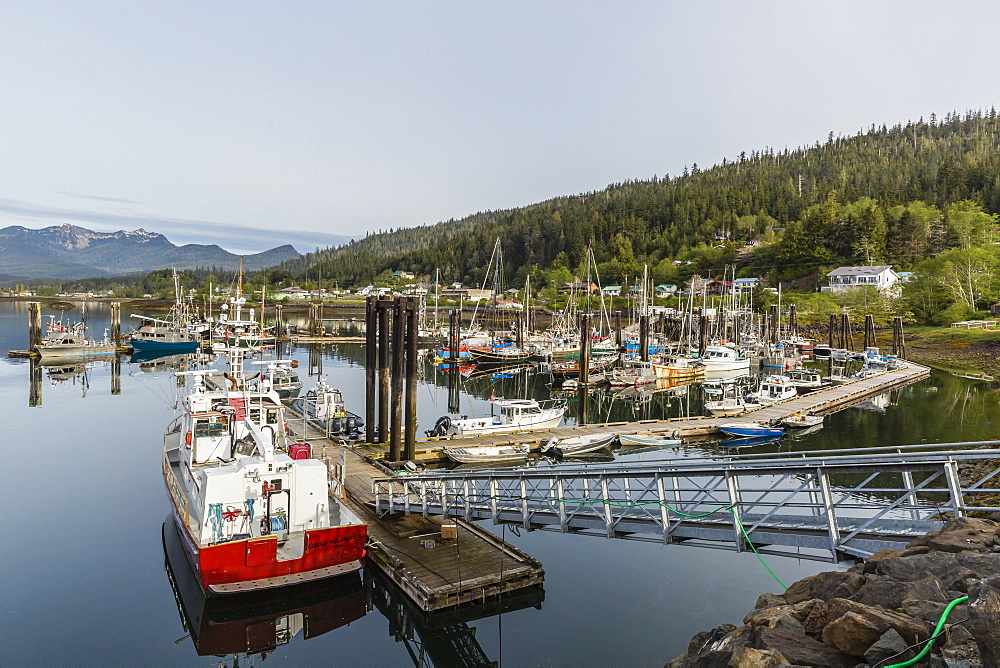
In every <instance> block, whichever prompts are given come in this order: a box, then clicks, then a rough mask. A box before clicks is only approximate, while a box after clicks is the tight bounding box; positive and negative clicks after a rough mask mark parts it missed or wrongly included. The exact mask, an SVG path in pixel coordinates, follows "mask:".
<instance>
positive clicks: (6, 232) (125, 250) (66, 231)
mask: <svg viewBox="0 0 1000 668" xmlns="http://www.w3.org/2000/svg"><path fill="white" fill-rule="evenodd" d="M297 257H300V255H299V253H298V251H296V250H295V248H293V247H292V246H291V245H289V244H285V245H284V246H278V247H277V248H272V249H271V250H268V251H264V252H263V253H255V254H253V255H244V256H243V267H244V269H246V270H247V271H251V270H256V269H262V268H264V267H270V266H272V265H276V264H278V263H280V262H283V261H285V260H290V259H294V258H297ZM239 261H240V256H239V255H235V254H233V253H230V252H229V251H227V250H225V249H223V248H220V247H219V246H216V245H214V244H212V245H208V246H206V245H202V244H185V245H183V246H177V245H175V244H172V243H171V242H170V241H169V240H168V239H167V238H166V237H165V236H163V235H162V234H157V233H156V232H147V231H145V230H143V229H138V230H135V231H133V232H125V231H118V232H94V231H92V230H88V229H85V228H82V227H77V226H76V225H69V224H65V225H56V226H53V227H46V228H43V229H40V230H33V229H29V228H27V227H21V226H19V225H12V226H11V227H5V228H3V229H0V275H4V277H5V278H8V279H21V278H65V279H74V278H90V277H95V276H120V275H124V274H134V273H145V272H148V271H152V270H154V269H164V268H167V267H176V268H177V269H197V268H204V269H209V268H212V267H216V268H217V269H219V270H229V271H232V270H235V269H236V268H237V267H238V266H239Z"/></svg>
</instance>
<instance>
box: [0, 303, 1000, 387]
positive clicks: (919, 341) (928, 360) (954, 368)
mask: <svg viewBox="0 0 1000 668" xmlns="http://www.w3.org/2000/svg"><path fill="white" fill-rule="evenodd" d="M32 301H37V302H41V303H43V304H53V303H58V302H70V303H79V302H80V301H95V302H101V303H110V302H120V303H121V304H122V305H126V304H127V305H131V306H133V307H135V308H140V307H141V308H144V309H147V310H150V311H169V310H170V307H171V306H173V303H174V302H173V301H171V300H162V299H144V298H136V299H117V298H111V297H94V298H91V299H89V300H79V299H66V298H64V297H0V302H32ZM280 304H281V307H282V310H283V311H284V312H285V313H295V314H300V313H309V312H310V308H311V307H312V305H313V304H312V302H280ZM275 305H276V304H275V303H274V302H272V303H270V304H267V305H265V313H273V312H274V307H275ZM322 306H323V308H324V309H330V310H331V311H332V312H335V313H337V315H343V316H346V317H349V318H350V317H353V318H357V317H359V316H364V313H365V305H364V302H360V303H359V302H344V303H338V302H323V304H322ZM249 307H250V308H256V307H255V306H254V305H252V304H250V305H249ZM453 308H456V307H455V306H446V307H442V308H441V311H448V310H451V309H453ZM468 310H470V309H465V311H468ZM534 311H535V313H537V314H538V315H540V316H548V315H550V313H549V312H548V311H547V310H546V309H535V310H534ZM804 329H808V330H809V332H808V333H809V334H811V335H813V337H814V338H815V339H816V340H823V339H824V338H825V337H824V336H823V335H821V334H820V332H819V329H817V326H815V325H813V326H809V327H808V328H804ZM813 330H815V331H813ZM903 333H904V336H905V337H906V358H907V359H910V360H913V361H914V362H920V363H921V364H927V365H928V366H932V367H934V368H937V369H939V370H941V371H945V372H949V373H953V372H959V373H961V372H963V371H968V370H972V371H977V372H980V373H985V374H987V375H989V376H992V377H993V379H1000V330H992V331H990V332H988V333H986V332H983V333H981V334H980V333H979V332H977V331H975V330H973V331H972V335H971V336H970V332H969V330H956V329H951V328H948V327H938V328H930V329H928V328H927V327H925V326H915V327H914V326H910V327H907V328H905V329H904V330H903ZM976 337H978V339H977V338H976ZM876 339H877V343H878V344H879V345H880V346H881V347H882V348H883V349H888V348H889V347H890V346H891V339H890V337H889V336H888V335H887V332H885V331H884V330H877V331H876Z"/></svg>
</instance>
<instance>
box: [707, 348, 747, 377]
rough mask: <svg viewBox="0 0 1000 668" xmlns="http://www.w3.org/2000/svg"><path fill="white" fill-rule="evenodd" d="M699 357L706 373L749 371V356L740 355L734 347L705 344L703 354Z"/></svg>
mask: <svg viewBox="0 0 1000 668" xmlns="http://www.w3.org/2000/svg"><path fill="white" fill-rule="evenodd" d="M699 359H700V360H701V362H702V364H704V365H705V373H706V374H711V373H716V372H732V371H742V372H749V371H750V358H749V357H742V356H741V355H740V354H739V353H738V352H737V351H736V349H735V348H733V347H730V346H726V345H722V344H712V345H709V346H706V347H705V352H704V354H702V356H701V357H700V358H699Z"/></svg>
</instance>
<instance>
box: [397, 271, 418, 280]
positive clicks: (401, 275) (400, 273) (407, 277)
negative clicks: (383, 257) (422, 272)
mask: <svg viewBox="0 0 1000 668" xmlns="http://www.w3.org/2000/svg"><path fill="white" fill-rule="evenodd" d="M392 277H393V278H402V279H405V280H408V281H411V280H413V279H414V278H416V276H414V275H413V273H412V272H409V271H394V272H392Z"/></svg>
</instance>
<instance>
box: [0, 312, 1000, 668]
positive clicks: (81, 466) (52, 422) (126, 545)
mask: <svg viewBox="0 0 1000 668" xmlns="http://www.w3.org/2000/svg"><path fill="white" fill-rule="evenodd" d="M127 312H131V311H127ZM43 313H44V314H49V313H52V314H55V315H57V316H58V315H59V312H58V311H52V310H51V309H48V308H43ZM65 317H66V318H67V319H71V320H72V319H77V318H78V317H79V310H78V309H77V310H73V311H69V312H67V313H66V316H65ZM88 317H89V325H90V327H91V331H92V333H93V332H96V333H97V335H98V336H100V335H101V334H102V333H103V331H104V328H105V327H107V326H108V311H107V309H106V307H103V306H96V307H95V308H93V309H91V310H90V312H89V316H88ZM27 344H28V341H27V307H26V305H25V304H23V303H0V350H2V351H4V352H5V351H6V350H8V349H25V348H27ZM283 355H284V356H285V357H291V358H293V359H296V360H298V361H299V367H298V371H299V375H300V377H301V378H302V380H303V383H304V386H305V389H308V388H310V387H314V386H315V384H316V382H317V380H318V379H319V378H320V377H325V378H326V379H327V382H328V383H329V384H330V385H331V386H333V387H339V388H340V389H342V390H343V392H344V398H345V401H346V405H347V408H348V410H352V411H354V412H356V413H359V414H364V396H365V387H364V383H365V370H364V366H363V364H364V349H363V347H362V346H361V345H359V344H337V345H312V346H306V345H302V346H297V347H287V348H286V349H284V350H283ZM209 366H210V367H213V368H218V369H221V368H222V366H221V361H216V362H214V363H209ZM31 370H32V364H31V363H30V362H29V360H27V359H6V358H3V359H0V407H2V408H0V416H2V423H0V424H2V427H0V429H2V432H0V434H2V437H0V441H2V443H3V445H4V448H3V450H4V453H5V455H6V457H5V462H6V469H7V470H6V472H5V475H4V477H3V485H2V486H0V489H2V491H0V494H2V503H3V508H4V509H5V510H6V512H5V513H4V519H5V521H6V523H7V526H6V527H5V530H4V531H3V532H2V534H0V592H2V598H3V606H2V609H0V629H2V634H3V638H4V647H5V657H4V663H5V664H6V665H29V664H31V665H66V664H72V665H133V664H139V663H142V664H148V665H205V666H208V665H236V663H237V662H238V663H239V664H240V665H248V664H251V665H253V664H260V663H261V662H262V661H263V660H264V658H265V657H266V659H267V661H268V662H269V663H273V662H277V663H280V664H286V665H296V666H302V665H317V666H319V665H324V666H331V665H332V666H406V665H436V666H446V665H448V666H450V665H470V658H469V657H470V656H472V657H479V660H482V659H484V658H485V660H487V661H490V662H498V663H499V664H500V665H509V666H536V665H541V666H582V665H629V666H658V665H663V664H664V663H665V662H666V661H668V660H669V659H671V658H673V657H674V656H677V655H679V654H681V653H683V652H684V651H686V648H687V642H688V641H689V640H690V638H691V636H692V635H694V634H695V633H696V632H698V631H700V630H704V629H709V628H712V627H714V626H717V625H719V624H722V623H725V622H729V623H735V624H739V623H740V620H741V618H742V616H743V615H744V614H745V613H746V611H748V610H749V609H751V608H752V607H753V605H754V602H755V601H756V599H757V596H758V595H759V594H761V593H763V592H768V591H771V592H780V591H781V588H780V586H779V585H778V584H777V583H776V582H775V581H774V580H773V579H772V578H771V576H770V575H769V574H768V573H767V571H766V570H765V569H764V567H763V566H762V565H761V564H760V563H759V562H758V561H757V560H756V559H755V558H754V556H753V554H751V553H735V552H730V551H726V550H716V549H708V548H701V547H685V546H681V545H670V546H664V545H659V544H653V543H643V542H630V541H622V540H607V539H604V538H596V537H585V536H579V535H569V534H567V535H563V534H559V533H550V532H542V531H536V532H525V531H523V530H522V531H518V532H515V531H514V530H512V529H511V528H510V527H502V526H495V527H494V526H490V525H489V524H488V523H487V524H486V526H487V528H489V529H490V530H491V531H494V532H495V533H496V534H497V535H500V536H502V537H503V538H504V539H505V540H508V541H510V542H511V543H513V544H514V545H516V546H517V547H519V548H521V549H522V550H524V551H525V552H527V553H528V554H530V555H531V556H533V557H535V558H536V559H538V560H540V561H541V562H542V563H543V564H544V567H545V574H546V576H545V584H544V590H543V591H542V592H534V593H532V594H531V595H530V596H527V597H525V600H523V601H513V600H512V601H508V602H507V605H504V604H503V602H500V603H499V604H497V605H496V606H490V605H488V606H486V607H484V608H483V609H481V610H479V611H477V612H476V614H475V615H472V617H475V618H471V619H462V620H445V621H441V620H433V619H432V620H426V619H420V618H419V616H418V615H411V616H410V617H407V614H409V613H407V612H406V610H407V608H406V606H405V604H404V603H403V602H402V601H401V600H400V599H399V598H398V593H395V592H393V591H391V587H386V586H384V585H380V584H378V583H376V582H375V581H374V579H373V577H374V574H372V573H369V574H366V575H365V576H364V577H363V578H362V577H361V576H359V577H358V578H355V579H351V578H347V579H345V580H344V581H342V582H338V583H336V585H335V586H328V587H326V588H315V589H314V590H312V591H309V592H307V595H306V597H305V598H304V599H299V600H290V599H288V598H287V597H284V598H283V597H282V596H281V595H276V596H272V597H270V598H265V599H263V600H260V601H256V602H255V603H254V605H252V606H244V607H242V608H241V607H239V606H237V607H236V608H234V609H227V608H225V607H224V606H223V607H222V608H221V609H218V610H214V612H212V613H211V614H209V613H204V614H205V616H206V618H207V617H212V623H211V624H207V623H204V624H203V623H200V622H202V621H204V619H199V618H198V608H197V606H196V605H195V606H194V607H193V604H192V602H191V601H190V600H183V601H180V602H181V603H182V604H183V605H186V609H185V615H186V616H185V617H183V618H182V615H181V613H180V612H179V606H178V602H179V600H180V599H183V598H184V597H183V581H184V574H183V572H179V571H178V568H179V567H183V566H186V564H184V563H183V562H182V563H181V564H179V565H178V564H177V563H174V562H171V563H170V568H168V566H167V557H168V556H169V555H168V554H167V552H168V549H165V541H164V539H163V530H162V528H163V523H164V518H165V517H166V516H167V514H168V509H169V502H168V500H167V495H166V491H165V490H164V487H163V480H162V473H161V461H162V436H163V430H164V427H165V426H166V425H167V423H168V422H170V420H171V419H172V417H173V416H174V415H175V407H176V403H177V400H178V398H179V397H180V396H181V394H182V393H183V391H184V390H183V387H182V386H179V384H178V378H177V377H175V376H174V375H173V373H172V369H171V368H170V366H169V365H168V364H163V363H160V364H157V363H155V361H153V362H148V363H143V364H142V365H140V364H139V363H135V362H132V361H130V360H129V358H128V357H127V356H126V357H122V358H121V361H120V374H117V379H116V378H115V376H116V374H115V371H116V368H115V365H114V364H112V363H111V362H110V361H108V360H106V359H104V360H99V361H95V362H91V363H88V364H83V363H80V364H75V363H70V364H65V365H61V366H54V367H46V368H41V369H39V370H38V371H36V374H37V373H39V372H40V383H36V387H35V388H34V390H33V389H32V383H31V376H32V373H31ZM420 370H421V371H420V373H421V378H420V381H419V383H420V384H419V389H418V393H417V396H418V418H419V421H420V428H419V431H418V433H422V430H423V429H429V428H431V427H432V426H433V425H434V422H435V420H436V419H437V418H438V417H439V416H441V415H444V414H447V413H448V412H449V410H448V408H449V406H448V403H449V401H448V399H449V396H448V395H449V391H448V371H447V370H444V369H441V368H439V367H438V365H436V364H435V363H434V360H433V357H432V356H428V357H427V358H426V359H425V360H424V362H423V363H422V364H421V365H420ZM119 383H120V392H113V390H112V388H113V387H114V386H115V385H116V384H119ZM459 388H460V391H459V395H458V397H457V398H458V400H459V409H460V410H459V411H458V412H459V413H460V414H467V415H470V416H471V415H488V414H489V411H490V404H489V398H490V396H491V395H492V396H497V397H500V396H504V397H508V398H514V397H519V398H525V397H534V398H538V399H548V398H550V397H551V396H552V387H551V378H550V377H548V376H547V375H546V374H544V373H533V372H530V371H520V372H516V371H505V372H497V373H488V374H485V375H480V376H472V377H466V376H463V377H461V379H460V383H459ZM998 388H1000V386H998V385H997V384H996V383H993V384H990V383H986V382H980V381H973V380H968V379H963V378H958V377H955V376H952V375H948V374H945V373H941V372H934V373H932V375H931V377H930V378H929V379H927V380H924V381H921V382H919V383H916V384H913V385H910V386H908V387H904V388H901V389H897V390H893V391H891V392H888V393H886V394H885V395H881V396H879V397H875V398H872V399H869V400H867V401H865V402H862V404H861V405H859V406H857V407H853V408H849V409H846V410H843V411H840V412H837V413H835V414H833V415H831V416H829V417H828V418H827V420H826V423H825V425H824V427H823V428H822V429H819V430H817V431H815V432H812V433H809V434H807V435H804V436H801V437H798V438H795V439H792V438H786V439H785V440H783V441H782V442H781V443H779V444H775V445H769V446H767V447H769V448H772V449H781V450H822V449H838V448H843V449H845V450H846V449H851V448H860V447H870V446H881V445H897V444H915V443H934V442H953V441H971V440H985V439H993V438H997V437H1000V391H998ZM454 398H455V397H453V399H454ZM704 398H705V397H704V390H703V388H701V387H700V386H699V385H683V386H674V387H660V388H649V389H647V390H645V391H643V392H636V391H628V392H611V391H601V392H596V393H595V394H594V395H592V396H591V397H590V398H589V400H588V404H587V415H588V417H589V421H590V422H611V421H623V420H638V419H654V418H662V417H674V416H681V415H698V414H701V412H702V403H703V401H704ZM580 413H581V406H580V404H579V401H578V400H574V401H572V402H571V403H570V418H569V419H570V421H573V420H576V419H578V417H579V416H580ZM692 447H694V448H697V449H699V451H705V452H714V451H716V450H718V449H719V448H720V447H724V446H718V445H715V444H712V443H704V444H699V445H696V446H692ZM684 451H685V450H684V449H683V448H682V449H680V450H677V451H675V450H671V449H666V450H662V451H657V452H647V453H643V454H641V455H632V456H626V459H627V458H628V457H632V458H635V459H639V458H641V459H643V461H646V460H649V459H651V458H657V457H659V458H671V457H679V456H684ZM767 561H768V564H769V565H770V566H771V568H772V569H773V570H774V571H775V573H777V574H778V575H779V576H780V577H781V579H782V580H784V581H785V582H788V583H790V582H793V581H795V580H797V579H799V578H801V577H804V576H806V575H809V574H812V573H816V572H819V571H822V570H828V569H830V568H832V567H834V566H833V565H831V564H829V563H823V562H820V561H815V560H808V559H794V558H788V557H768V558H767ZM362 580H363V581H362ZM387 602H388V603H387ZM283 612H287V613H289V614H287V615H283V614H282V613H283ZM183 619H186V622H187V623H186V624H185V622H184V621H182V620H183ZM445 622H447V623H445ZM213 633H217V634H224V633H229V634H230V635H229V636H226V637H225V638H222V639H221V640H219V642H217V643H215V644H213V639H215V638H216V636H213ZM459 636H460V639H461V641H460V642H459V641H456V638H458V637H459ZM219 637H220V638H221V635H220V636H219ZM262 638H263V639H262ZM470 646H473V647H474V648H476V649H475V651H474V652H472V653H471V654H469V653H468V648H469V647H470ZM463 648H464V650H463ZM251 650H259V651H251ZM248 651H250V655H249V656H247V655H246V654H245V653H246V652H248ZM463 652H465V653H463ZM234 653H235V654H238V656H234ZM216 655H218V656H216Z"/></svg>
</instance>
